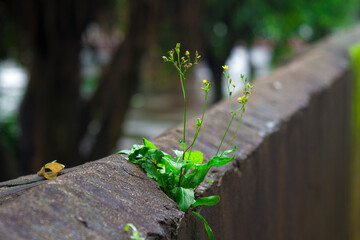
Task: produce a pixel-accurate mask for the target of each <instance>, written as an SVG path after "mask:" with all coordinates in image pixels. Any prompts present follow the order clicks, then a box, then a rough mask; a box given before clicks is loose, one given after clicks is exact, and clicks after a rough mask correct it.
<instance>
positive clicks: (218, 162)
mask: <svg viewBox="0 0 360 240" xmlns="http://www.w3.org/2000/svg"><path fill="white" fill-rule="evenodd" d="M234 159H235V156H232V157H219V156H215V157H213V158H212V159H210V160H209V161H208V162H207V163H206V165H207V166H209V167H214V166H223V165H225V164H227V163H229V162H231V161H232V160H234Z"/></svg>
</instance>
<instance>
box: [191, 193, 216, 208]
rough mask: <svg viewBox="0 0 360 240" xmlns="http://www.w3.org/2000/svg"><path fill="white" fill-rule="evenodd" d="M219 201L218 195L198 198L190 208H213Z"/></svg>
mask: <svg viewBox="0 0 360 240" xmlns="http://www.w3.org/2000/svg"><path fill="white" fill-rule="evenodd" d="M219 201H220V196H219V195H214V196H209V197H198V198H197V199H196V201H195V202H194V204H193V205H192V207H193V208H194V207H197V206H200V205H206V206H214V205H216V204H217V203H218V202H219Z"/></svg>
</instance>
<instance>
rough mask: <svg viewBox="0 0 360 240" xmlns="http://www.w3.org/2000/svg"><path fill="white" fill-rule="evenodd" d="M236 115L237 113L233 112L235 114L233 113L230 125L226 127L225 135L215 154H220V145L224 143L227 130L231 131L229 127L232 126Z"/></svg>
mask: <svg viewBox="0 0 360 240" xmlns="http://www.w3.org/2000/svg"><path fill="white" fill-rule="evenodd" d="M235 116H236V114H235V113H233V114H232V115H231V120H230V122H229V125H228V126H227V128H226V131H225V133H224V136H223V137H222V139H221V142H220V145H219V147H218V149H217V151H216V154H215V156H217V155H218V153H219V150H220V147H221V145H222V143H223V141H224V139H225V136H226V134H227V132H228V131H229V128H230V126H231V123H232V121H233V120H234V118H235Z"/></svg>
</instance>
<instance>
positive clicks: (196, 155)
mask: <svg viewBox="0 0 360 240" xmlns="http://www.w3.org/2000/svg"><path fill="white" fill-rule="evenodd" d="M185 160H189V161H191V162H192V163H196V164H201V163H202V162H203V160H204V155H203V153H202V152H200V151H193V152H191V153H189V152H187V153H185Z"/></svg>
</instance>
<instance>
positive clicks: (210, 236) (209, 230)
mask: <svg viewBox="0 0 360 240" xmlns="http://www.w3.org/2000/svg"><path fill="white" fill-rule="evenodd" d="M192 213H194V214H195V215H196V216H198V217H199V218H200V219H201V221H203V223H204V226H205V230H206V232H207V234H208V237H209V239H210V240H214V236H213V232H212V230H211V228H210V226H209V224H208V223H207V222H206V220H205V218H204V217H203V216H202V215H201V214H200V213H198V212H194V211H192Z"/></svg>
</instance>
